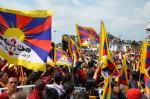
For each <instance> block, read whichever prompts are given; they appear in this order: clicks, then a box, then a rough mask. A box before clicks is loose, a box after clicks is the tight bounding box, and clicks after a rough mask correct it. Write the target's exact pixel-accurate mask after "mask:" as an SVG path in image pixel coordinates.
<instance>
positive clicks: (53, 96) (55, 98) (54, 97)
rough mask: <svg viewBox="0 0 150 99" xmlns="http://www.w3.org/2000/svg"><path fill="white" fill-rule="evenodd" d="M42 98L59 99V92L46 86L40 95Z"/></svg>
mask: <svg viewBox="0 0 150 99" xmlns="http://www.w3.org/2000/svg"><path fill="white" fill-rule="evenodd" d="M42 99H59V94H58V92H57V90H56V89H55V88H47V89H46V90H45V91H44V93H43V95H42Z"/></svg>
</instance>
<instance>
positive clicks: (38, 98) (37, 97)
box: [0, 89, 42, 99]
mask: <svg viewBox="0 0 150 99" xmlns="http://www.w3.org/2000/svg"><path fill="white" fill-rule="evenodd" d="M0 99H1V98H0ZM28 99H42V96H40V95H39V94H38V93H37V91H36V90H35V89H34V90H32V91H31V93H30V95H29V96H28Z"/></svg>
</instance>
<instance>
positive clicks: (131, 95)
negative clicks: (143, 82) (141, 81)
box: [126, 88, 141, 99]
mask: <svg viewBox="0 0 150 99" xmlns="http://www.w3.org/2000/svg"><path fill="white" fill-rule="evenodd" d="M126 96H127V99H140V97H141V92H140V90H139V89H136V88H131V89H129V90H128V91H127V93H126Z"/></svg>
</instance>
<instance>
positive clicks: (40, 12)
mask: <svg viewBox="0 0 150 99" xmlns="http://www.w3.org/2000/svg"><path fill="white" fill-rule="evenodd" d="M0 11H3V12H9V13H15V14H19V15H24V16H30V17H41V18H42V17H48V16H51V15H53V14H54V12H52V11H47V10H33V11H26V12H25V11H19V10H12V9H7V8H0Z"/></svg>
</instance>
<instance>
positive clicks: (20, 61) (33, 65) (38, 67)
mask: <svg viewBox="0 0 150 99" xmlns="http://www.w3.org/2000/svg"><path fill="white" fill-rule="evenodd" d="M0 53H1V57H3V58H4V59H7V61H8V62H9V63H12V64H16V63H17V65H22V66H24V67H26V68H28V69H33V68H34V70H37V71H46V68H42V67H43V66H45V64H40V63H35V62H29V61H26V60H23V59H20V58H14V57H11V56H9V55H7V54H6V53H5V52H4V51H3V50H1V49H0ZM29 63H30V66H28V64H29ZM45 67H46V66H45Z"/></svg>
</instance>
